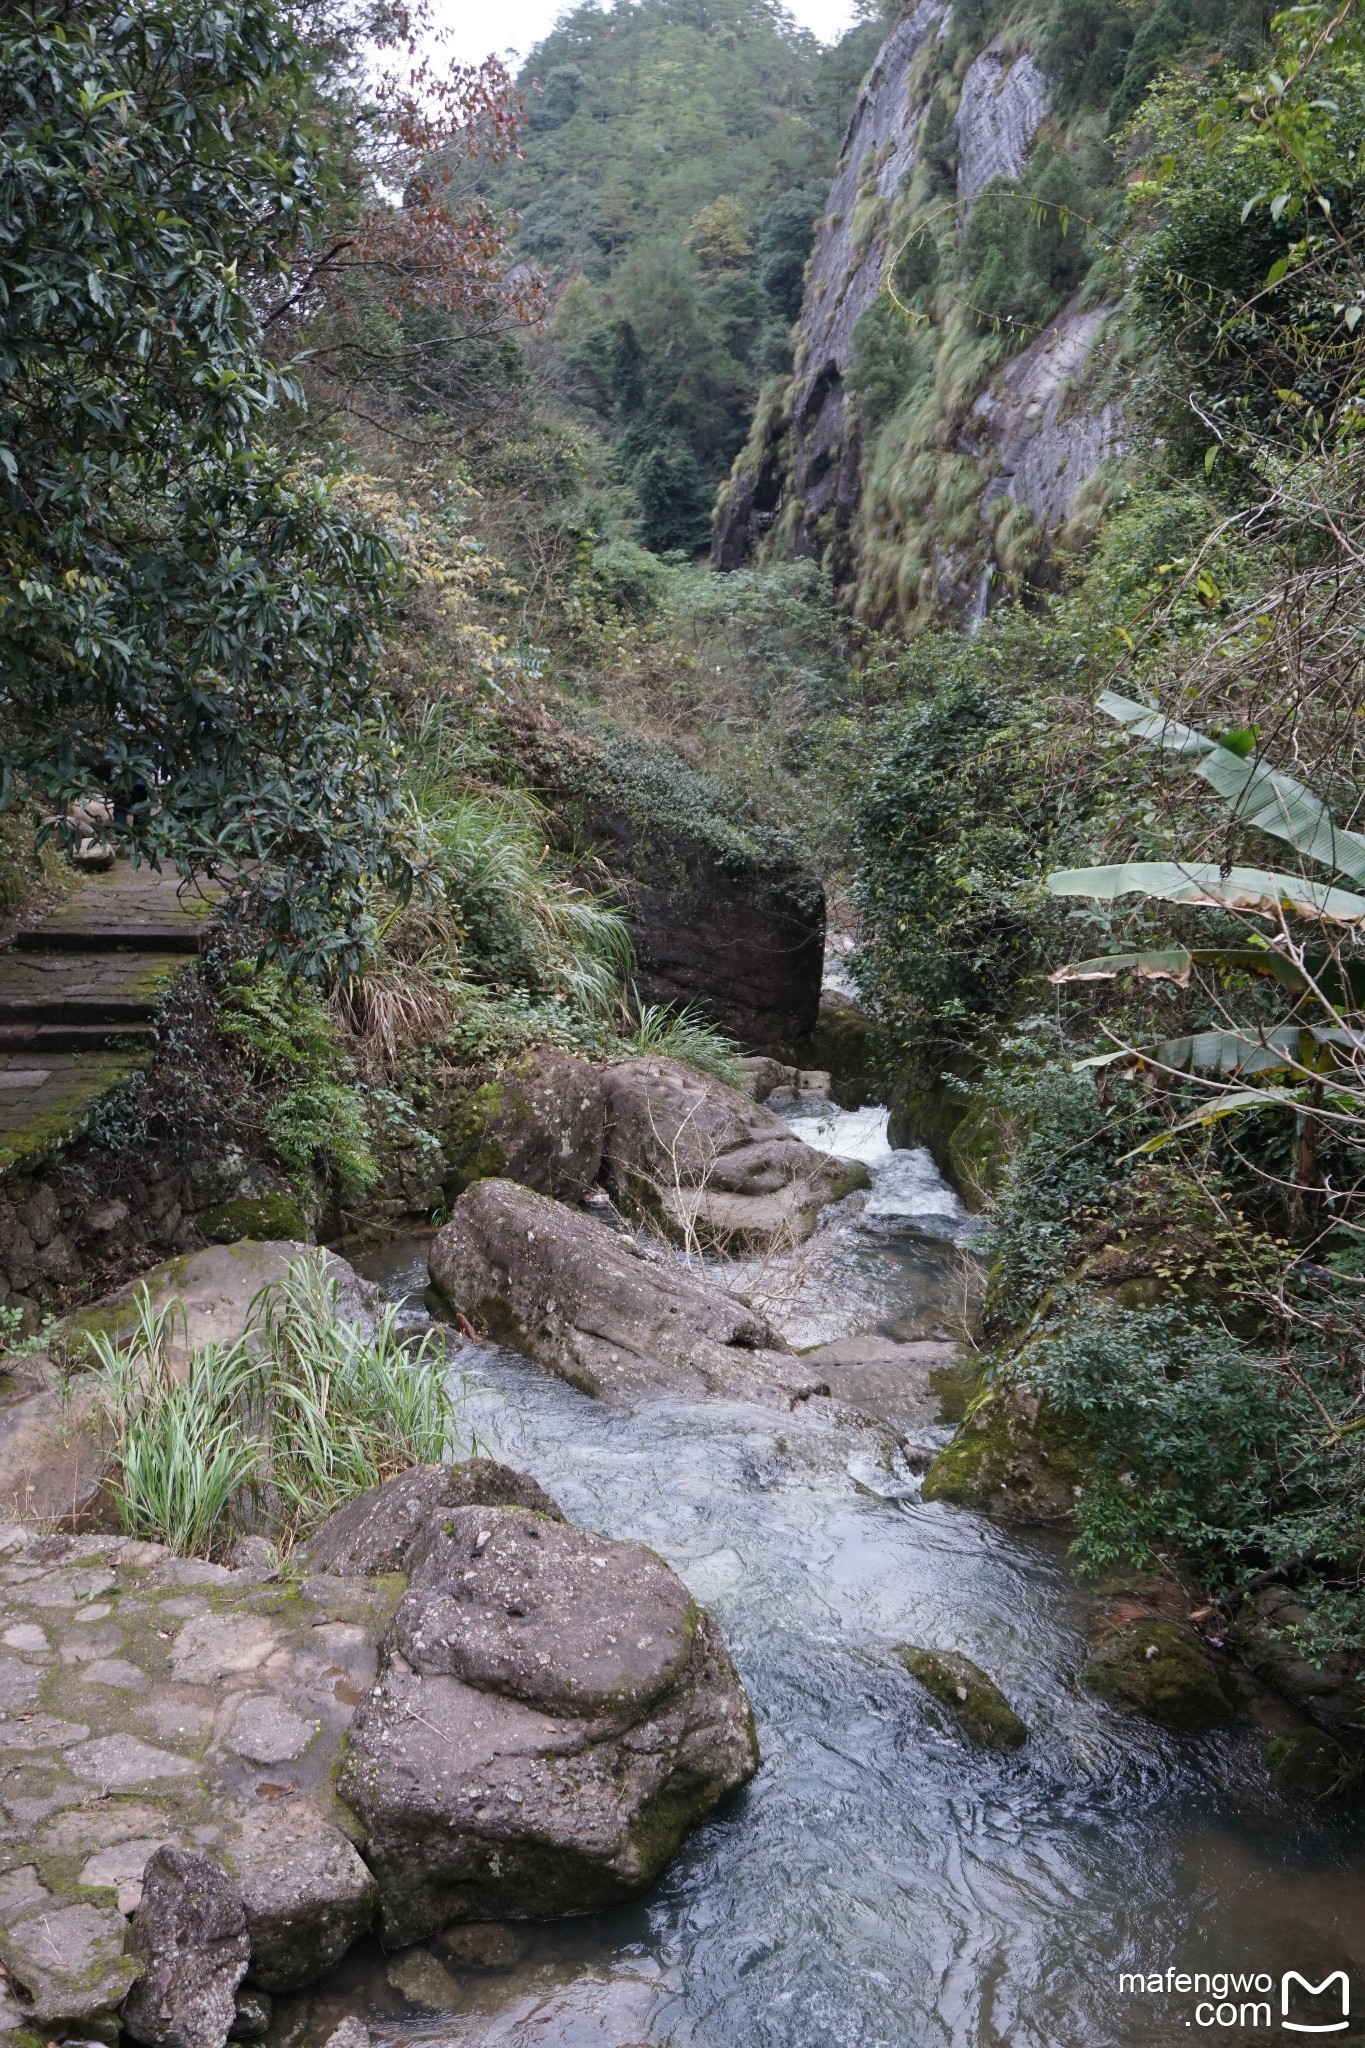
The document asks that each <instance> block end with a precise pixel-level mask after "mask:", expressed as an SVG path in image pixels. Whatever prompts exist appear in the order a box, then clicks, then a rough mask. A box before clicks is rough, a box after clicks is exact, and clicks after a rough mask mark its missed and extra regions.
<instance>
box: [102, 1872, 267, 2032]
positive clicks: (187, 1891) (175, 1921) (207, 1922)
mask: <svg viewBox="0 0 1365 2048" xmlns="http://www.w3.org/2000/svg"><path fill="white" fill-rule="evenodd" d="M128 1946H129V1948H130V1949H131V1951H132V1953H133V1955H134V1957H135V1958H136V1960H137V1962H138V1965H139V1968H140V1970H141V1975H140V1976H139V1978H138V1980H137V1983H136V1984H134V1986H133V1988H132V1990H131V1991H130V1992H129V1993H128V1996H127V1998H125V2000H124V2001H123V2026H124V2031H125V2032H126V2033H129V2034H131V2035H132V2037H133V2039H134V2040H135V2041H142V2042H145V2043H146V2044H147V2048H224V2043H225V2042H226V2040H227V2037H228V2033H229V2030H230V2029H231V2027H232V2024H233V2021H234V2020H235V2019H236V2017H237V1986H238V1985H239V1984H240V1983H241V1981H242V1979H243V1977H245V1975H246V1967H247V1961H248V1958H249V1956H250V1953H251V1951H250V1945H249V1943H248V1941H247V1932H246V1914H245V1912H244V1911H243V1909H242V1895H241V1893H240V1892H239V1891H238V1889H237V1887H236V1885H235V1884H234V1883H233V1882H232V1879H231V1878H230V1877H229V1876H228V1874H227V1872H226V1871H225V1870H224V1868H223V1866H222V1864H221V1863H218V1862H216V1861H215V1860H214V1858H213V1857H212V1856H206V1855H204V1854H203V1853H202V1851H198V1850H193V1849H178V1848H176V1847H175V1846H174V1845H173V1844H167V1846H166V1847H164V1848H161V1849H158V1850H157V1852H156V1854H155V1855H154V1856H153V1857H152V1858H151V1860H150V1862H149V1863H148V1865H147V1869H146V1874H145V1876H144V1878H143V1883H142V1902H141V1904H140V1905H139V1907H138V1909H137V1912H136V1913H135V1914H134V1916H133V1926H132V1932H131V1934H130V1936H129V1940H128Z"/></svg>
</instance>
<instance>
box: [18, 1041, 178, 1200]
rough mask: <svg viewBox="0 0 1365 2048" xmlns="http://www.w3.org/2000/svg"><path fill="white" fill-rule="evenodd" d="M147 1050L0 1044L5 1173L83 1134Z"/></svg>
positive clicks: (29, 1165) (28, 1166)
mask: <svg viewBox="0 0 1365 2048" xmlns="http://www.w3.org/2000/svg"><path fill="white" fill-rule="evenodd" d="M149 1058H150V1049H146V1050H143V1051H140V1052H138V1051H123V1052H107V1051H100V1050H96V1051H91V1050H88V1049H81V1050H77V1051H71V1052H63V1051H60V1050H58V1049H56V1048H52V1049H50V1050H49V1049H45V1050H44V1052H43V1054H42V1057H41V1058H40V1059H39V1058H35V1057H34V1055H33V1053H32V1052H16V1051H11V1050H9V1049H8V1048H0V1177H3V1176H4V1175H5V1174H7V1173H10V1172H12V1171H13V1170H14V1169H16V1168H24V1169H27V1170H31V1169H32V1168H33V1167H35V1166H37V1165H38V1164H39V1163H40V1162H41V1161H42V1160H44V1159H47V1158H49V1157H50V1156H51V1155H52V1153H53V1152H55V1151H57V1150H58V1149H59V1148H60V1147H61V1146H62V1145H64V1144H67V1143H69V1141H70V1140H71V1139H72V1138H74V1137H76V1136H78V1135H79V1133H80V1131H81V1129H82V1127H83V1125H84V1123H85V1120H86V1118H87V1116H88V1115H89V1114H90V1111H91V1110H92V1109H93V1107H94V1105H95V1104H96V1103H97V1102H98V1101H99V1100H100V1099H101V1097H102V1096H105V1095H107V1094H109V1092H110V1091H111V1090H112V1089H114V1088H118V1087H120V1086H122V1084H123V1083H124V1082H125V1081H127V1080H128V1078H129V1077H130V1075H132V1074H135V1073H136V1072H137V1071H138V1070H139V1068H142V1067H145V1066H146V1065H147V1063H148V1060H149Z"/></svg>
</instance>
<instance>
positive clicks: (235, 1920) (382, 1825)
mask: <svg viewBox="0 0 1365 2048" xmlns="http://www.w3.org/2000/svg"><path fill="white" fill-rule="evenodd" d="M509 1502H510V1503H513V1504H512V1505H509V1504H508V1503H509ZM361 1559H363V1560H364V1563H363V1565H359V1564H358V1562H357V1561H358V1560H361ZM405 1573H406V1575H407V1576H406V1579H405V1577H404V1574H405ZM424 1745H425V1746H424ZM756 1761H757V1758H756V1746H755V1742H754V1736H753V1729H752V1722H751V1717H750V1714H749V1706H748V1701H747V1699H746V1697H745V1694H744V1691H743V1688H742V1686H741V1685H740V1683H739V1680H738V1678H737V1677H736V1675H735V1672H734V1669H733V1666H732V1665H731V1663H730V1660H729V1657H728V1655H727V1653H726V1651H725V1648H724V1645H723V1643H722V1641H721V1639H720V1636H719V1634H718V1632H717V1631H716V1629H715V1626H714V1624H713V1623H712V1622H711V1621H710V1620H709V1618H708V1617H707V1616H706V1615H705V1613H704V1612H703V1611H702V1610H701V1609H700V1608H698V1607H697V1606H696V1605H695V1603H694V1602H693V1600H692V1598H691V1596H690V1594H689V1593H688V1591H687V1589H686V1587H685V1586H684V1585H683V1584H682V1581H681V1580H680V1579H679V1578H677V1577H676V1575H675V1574H674V1573H673V1572H671V1571H670V1570H669V1569H668V1568H667V1567H666V1566H665V1565H664V1564H663V1563H662V1562H661V1561H660V1560H659V1559H658V1558H657V1557H656V1556H655V1555H654V1554H653V1552H651V1551H649V1550H646V1549H644V1548H642V1547H641V1546H639V1545H634V1544H620V1543H614V1542H611V1541H608V1540H607V1539H606V1538H603V1537H598V1536H594V1535H593V1534H591V1533H590V1532H588V1531H585V1530H581V1529H577V1528H572V1527H570V1526H569V1525H568V1524H566V1523H565V1522H564V1520H563V1518H562V1515H561V1514H560V1510H559V1509H558V1507H557V1506H556V1505H555V1503H554V1502H553V1501H552V1500H551V1499H550V1498H549V1496H548V1495H547V1494H545V1493H544V1492H543V1490H542V1489H541V1488H540V1487H539V1486H537V1485H536V1483H535V1482H534V1481H533V1480H531V1479H529V1478H527V1477H526V1476H525V1475H523V1474H520V1473H516V1472H514V1471H512V1470H511V1469H510V1468H508V1467H506V1466H502V1465H497V1464H494V1463H493V1462H492V1461H491V1460H488V1459H473V1460H470V1461H468V1465H467V1466H466V1467H463V1468H460V1467H457V1468H454V1469H453V1470H451V1471H450V1472H448V1473H447V1472H443V1471H441V1470H440V1468H433V1467H427V1468H418V1469H416V1470H414V1471H412V1472H410V1473H406V1474H403V1475H400V1477H399V1478H398V1479H396V1480H393V1481H390V1482H389V1483H388V1485H387V1486H385V1487H381V1488H377V1489H375V1491H374V1492H373V1493H372V1494H371V1495H369V1496H366V1497H364V1498H362V1499H361V1500H358V1501H356V1502H353V1503H351V1504H350V1505H349V1506H348V1507H347V1508H345V1509H343V1510H341V1511H340V1512H339V1513H338V1514H337V1515H336V1516H335V1517H334V1518H333V1520H332V1522H331V1523H328V1524H324V1525H323V1528H322V1529H321V1530H320V1531H319V1532H318V1536H317V1538H316V1539H315V1542H314V1545H313V1547H312V1549H311V1551H310V1552H308V1553H301V1554H300V1555H299V1556H298V1557H296V1558H295V1559H294V1560H292V1561H288V1562H287V1563H286V1564H284V1565H282V1566H279V1567H278V1568H277V1569H276V1571H275V1572H274V1573H273V1574H272V1575H271V1576H269V1577H262V1576H261V1575H260V1573H259V1571H258V1570H254V1569H251V1568H247V1569H233V1568H228V1567H225V1566H222V1565H217V1564H212V1563H207V1562H205V1561H204V1560H201V1559H178V1558H174V1557H172V1556H170V1555H169V1554H168V1553H167V1552H166V1551H165V1550H164V1549H163V1548H162V1547H161V1546H160V1545H158V1544H154V1543H141V1542H136V1541H133V1540H131V1539H128V1538H124V1537H118V1536H100V1535H87V1536H51V1535H44V1534H41V1533H39V1532H37V1531H35V1530H34V1529H32V1528H26V1527H21V1526H17V1525H16V1526H5V1527H3V1528H0V1816H2V1817H3V1834H2V1835H0V1962H3V1964H4V1968H5V1972H6V1983H7V1986H8V1998H9V2005H8V2006H5V2007H4V2011H3V2012H0V2020H3V2019H5V2014H6V2013H8V2012H9V2011H10V2008H11V2007H12V2009H13V2019H14V2023H15V2024H22V2023H24V2022H25V2021H31V2022H32V2023H33V2025H34V2026H40V2027H42V2028H44V2029H49V2030H51V2029H53V2028H55V2027H57V2026H58V2025H59V2023H64V2024H67V2025H70V2026H72V2027H74V2028H78V2029H79V2031H80V2033H81V2035H82V2037H83V2038H86V2039H95V2038H100V2039H108V2040H112V2039H113V2038H114V2034H115V2032H116V2030H117V2024H118V2022H117V2019H116V2017H115V2015H116V2009H117V2008H118V2007H119V2006H120V2005H121V2004H122V2003H123V2001H124V2000H125V1996H126V1998H127V2004H126V2005H125V2006H124V2010H123V2024H124V2028H125V2031H126V2032H127V2033H128V2034H129V2035H130V2036H131V2037H132V2038H133V2039H136V2040H138V2041H140V2042H143V2043H145V2044H148V2048H221V2044H222V2043H223V2042H224V2041H225V2040H227V2039H228V2038H229V2037H230V2036H232V2037H234V2038H238V2039H252V2038H258V2037H259V2036H260V2035H261V2034H262V2033H264V2032H265V2030H266V2028H267V2027H268V2026H269V2024H270V2001H271V1999H272V1997H278V1996H280V1995H282V1994H290V1993H293V1992H296V1991H299V1990H300V1989H302V1988H304V1987H307V1986H309V1985H312V1984H315V1983H317V1982H318V1981H319V1980H320V1979H322V1978H323V1977H325V1976H326V1975H327V1974H328V1973H329V1972H330V1971H332V1970H333V1968H334V1967H335V1966H336V1965H337V1964H338V1963H339V1962H341V1960H342V1959H343V1958H344V1957H345V1956H346V1954H347V1952H348V1951H349V1950H350V1949H351V1948H352V1947H353V1946H354V1945H355V1943H356V1942H357V1941H358V1940H359V1939H360V1937H362V1936H363V1935H364V1934H365V1933H366V1931H367V1930H368V1929H369V1928H370V1926H371V1924H372V1923H373V1922H374V1921H375V1919H376V1916H377V1915H379V1914H380V1913H382V1919H383V1925H384V1928H385V1930H386V1934H387V1937H388V1938H389V1939H390V1940H403V1941H406V1940H411V1939H414V1938H416V1936H417V1934H422V1935H426V1934H431V1933H434V1932H436V1931H437V1930H439V1929H440V1928H441V1927H443V1926H446V1925H447V1924H448V1923H450V1922H452V1921H456V1920H460V1919H469V1920H472V1921H474V1922H477V1923H480V1924H482V1923H486V1922H489V1921H491V1920H495V1919H502V1918H505V1917H508V1916H516V1915H524V1916H528V1917H535V1918H541V1917H552V1916H554V1915H555V1914H558V1913H563V1912H578V1911H584V1910H587V1909H589V1908H590V1907H591V1905H592V1904H594V1903H599V1904H600V1903H607V1902H610V1901H613V1900H616V1899H619V1898H625V1897H629V1896H631V1895H633V1894H634V1893H635V1892H636V1891H638V1890H640V1889H642V1888H643V1887H644V1886H645V1885H646V1884H648V1883H649V1882H650V1881H651V1880H652V1878H653V1877H654V1876H655V1875H657V1873H658V1871H659V1870H660V1869H661V1868H662V1866H663V1864H664V1862H665V1861H666V1860H667V1858H668V1857H669V1856H670V1855H671V1854H672V1852H673V1850H674V1849H675V1848H676V1846H677V1844H678V1842H679V1841H680V1840H681V1838H682V1836H683V1834H684V1833H685V1832H686V1831H687V1829H688V1828H689V1827H691V1826H692V1825H693V1824H694V1823H695V1821H696V1820H697V1819H699V1818H700V1817H701V1816H702V1815H703V1814H705V1813H706V1812H708V1811H709V1810H710V1808H711V1807H712V1806H713V1805H714V1804H715V1803H716V1801H717V1800H718V1799H720V1798H721V1797H723V1796H724V1794H725V1793H726V1792H727V1791H729V1790H731V1789H733V1787H734V1786H736V1785H738V1784H741V1783H743V1782H744V1780H745V1779H746V1778H747V1777H748V1776H750V1775H751V1774H752V1771H753V1769H754V1768H755V1765H756ZM338 1788H339V1790H340V1796H338ZM343 1800H345V1801H348V1802H349V1803H343ZM362 1851H363V1853H362ZM130 1915H131V1916H132V1918H131V1926H130V1921H129V1917H128V1916H130ZM482 1938H483V1940H484V1945H485V1947H486V1946H487V1942H488V1936H487V1933H486V1930H485V1935H484V1936H483V1937H482ZM473 1939H474V1943H475V1946H476V1947H477V1946H478V1939H479V1938H478V1937H474V1938H473ZM431 1960H432V1959H431V1958H427V1961H428V1962H430V1961H431ZM432 1967H433V1968H434V1967H437V1965H435V1964H434V1963H433V1964H432ZM3 2004H4V2001H3V2000H0V2005H3ZM5 2023H6V2024H8V2023H9V2022H8V2021H6V2022H5ZM3 2030H4V2029H3V2026H0V2032H3Z"/></svg>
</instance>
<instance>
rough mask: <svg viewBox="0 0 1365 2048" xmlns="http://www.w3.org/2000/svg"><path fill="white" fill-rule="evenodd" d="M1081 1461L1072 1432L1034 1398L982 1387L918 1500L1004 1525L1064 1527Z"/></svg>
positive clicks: (1079, 1440) (1080, 1444)
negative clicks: (996, 1518)
mask: <svg viewBox="0 0 1365 2048" xmlns="http://www.w3.org/2000/svg"><path fill="white" fill-rule="evenodd" d="M1084 1456H1085V1442H1084V1437H1083V1435H1082V1433H1081V1432H1080V1431H1079V1429H1078V1428H1077V1426H1076V1425H1075V1424H1073V1423H1070V1422H1068V1421H1067V1420H1066V1419H1065V1418H1064V1417H1062V1416H1060V1415H1058V1414H1057V1412H1056V1411H1055V1410H1054V1409H1052V1408H1049V1407H1048V1406H1047V1404H1046V1403H1044V1402H1040V1401H1039V1400H1038V1398H1037V1396H1036V1395H1034V1394H1029V1393H1027V1392H1025V1391H1024V1390H1022V1389H1021V1388H1018V1387H1010V1386H997V1387H992V1388H988V1389H987V1390H986V1391H985V1392H983V1393H980V1394H978V1395H977V1396H976V1397H975V1399H973V1400H972V1401H970V1402H969V1403H968V1405H967V1408H966V1412H965V1415H964V1417H963V1421H962V1425H961V1427H960V1429H959V1430H958V1433H957V1435H956V1436H955V1437H954V1438H953V1440H952V1442H951V1443H950V1444H949V1445H947V1447H946V1448H945V1449H944V1450H942V1451H940V1452H939V1454H938V1456H937V1457H936V1458H935V1459H934V1461H933V1463H932V1464H931V1465H930V1467H929V1470H928V1472H927V1473H926V1474H925V1478H924V1495H923V1497H924V1499H925V1500H931V1501H932V1500H938V1501H947V1502H948V1503H950V1504H951V1505H952V1506H954V1507H965V1508H977V1509H979V1510H980V1511H981V1512H982V1513H983V1514H989V1515H999V1516H1000V1517H1001V1518H1002V1519H1004V1520H1006V1521H1016V1522H1061V1521H1065V1520H1066V1519H1067V1517H1068V1516H1069V1515H1070V1514H1071V1512H1072V1509H1073V1507H1074V1505H1075V1499H1076V1491H1077V1488H1078V1487H1079V1486H1080V1485H1081V1484H1082V1480H1083V1476H1084V1470H1085V1464H1084Z"/></svg>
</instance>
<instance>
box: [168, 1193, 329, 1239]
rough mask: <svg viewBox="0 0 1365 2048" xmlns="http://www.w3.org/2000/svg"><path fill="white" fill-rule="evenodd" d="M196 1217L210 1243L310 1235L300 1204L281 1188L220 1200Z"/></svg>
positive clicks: (302, 1237)
mask: <svg viewBox="0 0 1365 2048" xmlns="http://www.w3.org/2000/svg"><path fill="white" fill-rule="evenodd" d="M195 1220H196V1221H197V1223H198V1225H199V1228H200V1230H201V1231H202V1232H203V1234H204V1236H205V1237H206V1238H207V1239H208V1240H209V1243H210V1244H236V1243H238V1241H239V1240H240V1239H242V1238H244V1237H251V1238H298V1239H301V1240H302V1239H306V1238H308V1237H309V1236H310V1235H311V1231H310V1227H309V1222H308V1218H307V1216H306V1215H305V1214H304V1211H303V1208H302V1206H301V1204H300V1203H299V1202H298V1201H297V1200H296V1198H295V1197H294V1196H293V1195H287V1194H285V1193H284V1192H283V1191H282V1190H280V1189H276V1190H274V1191H273V1192H272V1193H270V1194H266V1195H242V1196H240V1197H238V1199H237V1200H235V1201H231V1202H220V1203H219V1204H218V1206H217V1207H216V1208H214V1209H205V1210H204V1211H203V1213H202V1214H201V1215H200V1216H198V1217H197V1218H196V1219H195Z"/></svg>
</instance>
